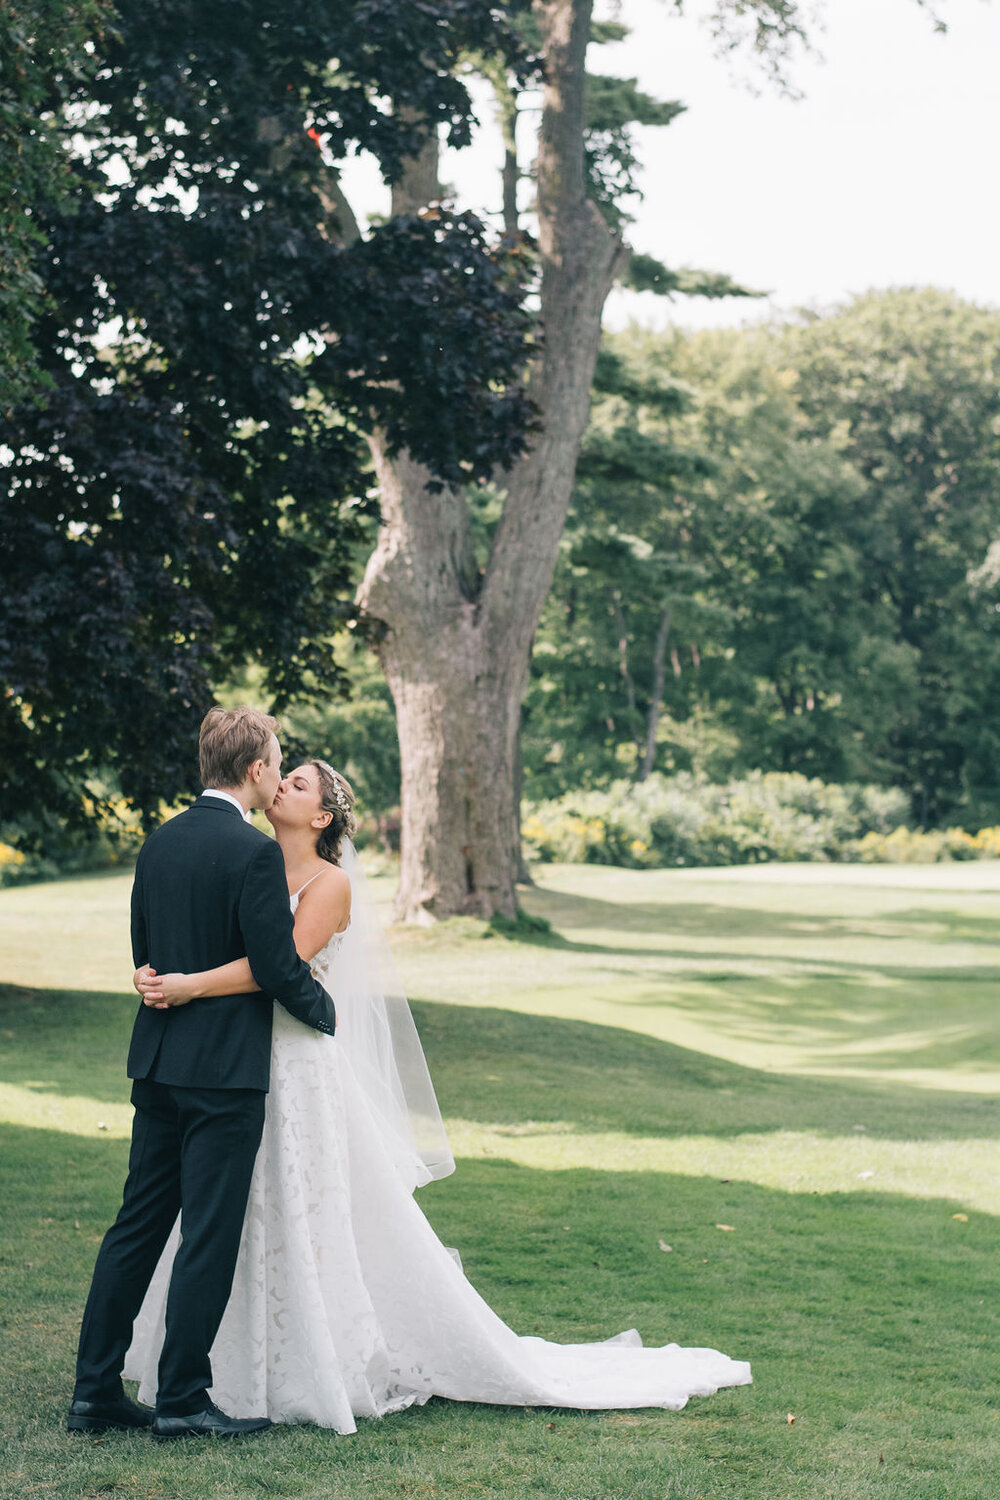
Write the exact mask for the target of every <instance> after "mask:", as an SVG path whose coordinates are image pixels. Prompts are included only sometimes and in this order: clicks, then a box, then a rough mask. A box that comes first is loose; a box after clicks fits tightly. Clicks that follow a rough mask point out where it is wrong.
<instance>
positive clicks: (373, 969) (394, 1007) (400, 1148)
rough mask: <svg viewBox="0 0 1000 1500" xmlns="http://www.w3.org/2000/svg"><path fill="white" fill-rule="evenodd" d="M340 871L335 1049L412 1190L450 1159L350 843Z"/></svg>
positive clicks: (442, 1171)
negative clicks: (344, 897) (342, 901)
mask: <svg viewBox="0 0 1000 1500" xmlns="http://www.w3.org/2000/svg"><path fill="white" fill-rule="evenodd" d="M340 864H341V868H342V869H343V870H344V872H345V873H346V875H347V877H348V879H349V880H350V882H351V921H350V925H349V926H348V928H347V931H346V933H345V934H344V938H343V941H342V942H341V944H340V948H339V951H338V952H337V953H336V955H335V957H334V960H333V963H332V964H331V968H330V988H331V993H332V994H333V998H334V1003H335V1004H336V1006H337V1013H338V1025H337V1042H338V1043H339V1044H340V1046H341V1047H342V1048H343V1050H344V1052H345V1054H346V1056H347V1059H348V1061H349V1062H350V1065H351V1067H352V1069H353V1071H354V1074H355V1076H356V1078H357V1080H358V1082H359V1084H360V1085H361V1087H362V1089H363V1090H364V1092H365V1095H366V1098H367V1101H368V1104H369V1106H370V1108H371V1110H372V1113H373V1115H374V1117H375V1120H376V1123H377V1125H378V1127H379V1128H380V1130H381V1131H382V1132H383V1133H384V1141H385V1144H386V1146H387V1147H388V1149H389V1151H390V1153H391V1155H392V1158H393V1160H394V1162H395V1164H396V1169H397V1171H398V1172H399V1174H400V1176H401V1177H402V1178H403V1179H404V1181H405V1182H406V1183H407V1185H408V1186H409V1188H410V1189H411V1191H412V1189H413V1188H415V1187H420V1186H421V1185H422V1184H423V1183H425V1182H430V1181H431V1180H432V1179H434V1178H438V1177H447V1176H448V1174H449V1172H454V1170H455V1158H454V1156H453V1155H452V1153H451V1147H450V1146H449V1144H448V1137H447V1135H446V1133H445V1128H444V1122H443V1121H442V1119H441V1110H440V1108H439V1107H438V1102H437V1098H436V1096H435V1093H434V1085H433V1084H432V1083H431V1076H430V1073H429V1072H428V1070H427V1062H426V1059H425V1058H424V1050H423V1048H422V1047H421V1045H420V1037H419V1036H418V1034H417V1028H416V1026H415V1025H414V1021H413V1016H412V1015H411V1013H410V1007H409V1005H408V1004H407V1001H406V996H405V995H404V993H403V988H402V985H401V984H400V982H399V975H398V974H397V972H396V965H395V963H394V962H393V958H392V953H391V950H390V948H389V943H388V940H387V938H386V935H385V931H384V929H383V927H382V923H381V922H380V921H379V917H378V913H377V911H376V909H375V900H374V897H373V896H372V893H371V889H370V887H369V884H368V880H367V877H366V876H365V872H364V870H363V869H362V868H361V861H360V860H359V858H358V853H357V850H356V849H355V847H354V845H353V844H352V843H351V841H350V839H347V838H345V839H344V841H343V845H342V850H341V858H340ZM341 1018H342V1019H341Z"/></svg>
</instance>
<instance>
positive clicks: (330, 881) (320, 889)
mask: <svg viewBox="0 0 1000 1500" xmlns="http://www.w3.org/2000/svg"><path fill="white" fill-rule="evenodd" d="M309 896H312V899H313V905H316V904H318V902H320V901H322V902H325V903H326V904H328V905H329V904H332V903H336V904H337V905H338V906H339V905H342V904H343V903H344V902H345V901H346V902H347V903H348V904H349V903H350V899H351V882H350V879H349V877H348V875H347V872H346V870H342V869H341V868H340V866H339V865H327V866H326V867H325V868H324V869H322V870H321V871H320V872H319V874H318V875H317V876H316V877H315V878H314V879H313V880H311V881H310V882H309V887H308V889H307V890H306V891H304V892H303V897H302V899H303V900H306V898H307V897H309Z"/></svg>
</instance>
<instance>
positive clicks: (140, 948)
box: [132, 865, 149, 969]
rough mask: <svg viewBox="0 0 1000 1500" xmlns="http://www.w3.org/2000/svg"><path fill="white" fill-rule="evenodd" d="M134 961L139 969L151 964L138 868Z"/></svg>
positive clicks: (134, 886)
mask: <svg viewBox="0 0 1000 1500" xmlns="http://www.w3.org/2000/svg"><path fill="white" fill-rule="evenodd" d="M132 961H133V963H134V964H135V966H136V968H137V969H141V968H142V966H143V964H148V963H149V939H148V938H147V936H146V916H145V913H144V911H143V909H142V873H141V867H140V866H139V865H137V866H136V871H135V880H134V881H133V882H132Z"/></svg>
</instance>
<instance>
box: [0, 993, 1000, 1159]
mask: <svg viewBox="0 0 1000 1500" xmlns="http://www.w3.org/2000/svg"><path fill="white" fill-rule="evenodd" d="M741 993H742V991H741ZM692 1003H694V1002H693V1001H692ZM702 1003H704V1002H702ZM413 1008H414V1013H415V1015H416V1017H417V1022H418V1025H419V1028H420V1031H421V1035H422V1036H423V1039H424V1045H425V1048H426V1050H427V1055H428V1058H429V1061H430V1065H431V1069H432V1073H433V1076H434V1080H435V1085H436V1087H437V1090H438V1095H439V1098H440V1100H441V1104H442V1108H443V1109H444V1112H445V1114H446V1115H452V1116H456V1117H459V1118H463V1119H469V1120H475V1121H481V1122H483V1123H489V1124H497V1125H513V1124H518V1123H520V1122H523V1121H525V1120H532V1121H537V1122H539V1123H545V1122H549V1121H552V1122H555V1121H559V1122H565V1123H568V1124H570V1125H575V1126H577V1127H579V1128H581V1129H586V1130H588V1131H598V1132H599V1131H614V1132H622V1133H626V1134H633V1135H635V1136H637V1137H649V1136H666V1137H669V1136H677V1135H685V1136H686V1135H691V1134H707V1135H715V1136H719V1137H727V1136H733V1135H740V1134H744V1133H746V1132H766V1131H778V1130H808V1131H812V1132H814V1133H818V1134H821V1135H822V1134H831V1135H840V1134H843V1133H845V1132H847V1131H850V1130H852V1129H853V1128H854V1127H855V1126H856V1125H858V1124H862V1125H864V1126H865V1127H866V1129H867V1131H868V1132H869V1133H871V1134H872V1135H881V1136H884V1137H887V1138H891V1139H902V1140H932V1139H950V1138H961V1137H972V1136H983V1135H992V1134H994V1133H995V1101H994V1100H993V1098H992V1097H991V1096H988V1095H976V1094H968V1093H960V1092H955V1091H948V1090H923V1089H918V1088H914V1087H909V1086H906V1085H905V1084H903V1083H887V1082H885V1081H883V1080H879V1081H878V1082H873V1083H867V1082H866V1081H865V1080H863V1079H858V1078H853V1077H852V1078H847V1079H827V1078H817V1077H809V1076H806V1077H802V1076H795V1075H789V1074H780V1073H773V1072H765V1071H762V1070H759V1069H754V1068H748V1067H744V1066H741V1065H739V1064H737V1063H731V1062H727V1061H725V1060H724V1059H721V1058H717V1057H712V1056H708V1055H706V1054H704V1053H700V1052H695V1051H692V1050H689V1049H686V1048H683V1047H678V1046H675V1045H673V1044H671V1043H669V1042H663V1041H659V1040H657V1039H656V1038H653V1037H648V1036H644V1035H642V1034H641V1033H639V1032H635V1031H630V1030H625V1029H621V1028H616V1027H611V1026H603V1025H594V1024H591V1023H589V1022H583V1021H568V1020H562V1019H555V1018H551V1017H547V1016H535V1015H526V1014H522V1013H520V1012H515V1011H507V1010H501V1009H493V1008H487V1007H479V1006H475V1007H473V1006H458V1005H435V1004H428V1003H426V1002H415V1003H414V1007H413ZM133 1013H134V1003H133V1002H132V1001H131V1000H129V999H128V998H127V997H125V996H117V995H100V994H95V993H92V992H84V993H80V994H69V995H67V994H62V993H58V992H53V991H46V990H35V991H28V990H23V989H16V990H13V989H10V988H6V989H0V1081H2V1082H6V1083H11V1084H16V1085H20V1086H21V1087H22V1088H28V1089H30V1090H32V1091H34V1092H37V1093H38V1094H39V1095H40V1096H41V1095H46V1094H55V1095H60V1096H64V1097H66V1096H83V1097H86V1098H91V1099H94V1100H97V1101H100V1102H102V1103H123V1102H125V1101H127V1099H128V1094H129V1084H128V1080H127V1078H126V1077H125V1056H126V1052H127V1048H128V1038H129V1032H130V1028H131V1023H132V1016H133ZM942 1024H943V1023H942ZM940 1045H942V1044H941V1043H939V1046H940ZM880 1056H882V1057H883V1058H884V1056H885V1054H884V1053H882V1054H880ZM908 1056H912V1054H908ZM74 1139H76V1138H74Z"/></svg>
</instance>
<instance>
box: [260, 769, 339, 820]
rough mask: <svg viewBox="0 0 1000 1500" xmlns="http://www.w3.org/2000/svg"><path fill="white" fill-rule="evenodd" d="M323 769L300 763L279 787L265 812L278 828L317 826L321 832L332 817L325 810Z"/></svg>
mask: <svg viewBox="0 0 1000 1500" xmlns="http://www.w3.org/2000/svg"><path fill="white" fill-rule="evenodd" d="M320 804H321V797H320V785H319V773H318V772H317V770H316V767H315V766H310V765H305V766H296V767H295V770H294V771H289V773H288V775H287V776H286V777H285V778H284V779H283V781H282V782H281V784H280V785H279V787H278V791H277V795H276V796H275V799H274V801H273V803H272V804H271V806H270V807H269V808H268V809H267V812H266V813H265V814H264V816H265V817H266V818H267V820H268V822H269V823H271V824H272V825H273V826H274V827H275V828H288V829H291V828H309V827H312V828H315V829H316V831H317V833H318V832H319V830H320V829H321V828H323V827H324V826H325V824H327V823H328V822H329V821H330V814H329V813H327V812H324V811H323V808H322V806H321V805H320Z"/></svg>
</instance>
